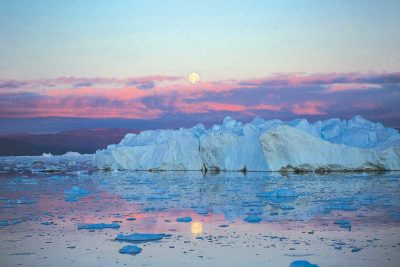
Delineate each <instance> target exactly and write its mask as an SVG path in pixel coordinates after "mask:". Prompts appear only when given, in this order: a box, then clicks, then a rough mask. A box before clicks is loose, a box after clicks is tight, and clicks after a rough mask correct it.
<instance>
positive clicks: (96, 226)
mask: <svg viewBox="0 0 400 267" xmlns="http://www.w3.org/2000/svg"><path fill="white" fill-rule="evenodd" d="M105 228H113V229H118V228H120V225H119V224H118V223H88V224H78V229H79V230H81V229H88V230H96V229H105Z"/></svg>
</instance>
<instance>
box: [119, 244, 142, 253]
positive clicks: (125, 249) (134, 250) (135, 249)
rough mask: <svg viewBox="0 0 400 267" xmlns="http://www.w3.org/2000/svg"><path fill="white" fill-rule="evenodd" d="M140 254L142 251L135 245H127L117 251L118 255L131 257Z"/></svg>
mask: <svg viewBox="0 0 400 267" xmlns="http://www.w3.org/2000/svg"><path fill="white" fill-rule="evenodd" d="M140 252H142V249H141V248H140V247H138V246H135V245H128V246H125V247H123V248H121V249H120V250H119V253H121V254H131V255H136V254H139V253H140Z"/></svg>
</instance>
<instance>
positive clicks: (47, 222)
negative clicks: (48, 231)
mask: <svg viewBox="0 0 400 267" xmlns="http://www.w3.org/2000/svg"><path fill="white" fill-rule="evenodd" d="M41 224H43V225H52V224H55V223H54V222H49V221H45V222H42V223H41Z"/></svg>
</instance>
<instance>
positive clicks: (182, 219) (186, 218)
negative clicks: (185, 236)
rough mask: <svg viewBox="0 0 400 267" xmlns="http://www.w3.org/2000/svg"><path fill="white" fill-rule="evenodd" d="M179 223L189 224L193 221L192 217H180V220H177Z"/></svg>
mask: <svg viewBox="0 0 400 267" xmlns="http://www.w3.org/2000/svg"><path fill="white" fill-rule="evenodd" d="M176 221H177V222H184V223H188V222H191V221H192V217H189V216H188V217H180V218H178V219H176Z"/></svg>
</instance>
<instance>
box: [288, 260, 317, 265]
mask: <svg viewBox="0 0 400 267" xmlns="http://www.w3.org/2000/svg"><path fill="white" fill-rule="evenodd" d="M289 267H319V265H317V264H312V263H310V262H308V261H304V260H299V261H293V262H292V263H290V265H289Z"/></svg>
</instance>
